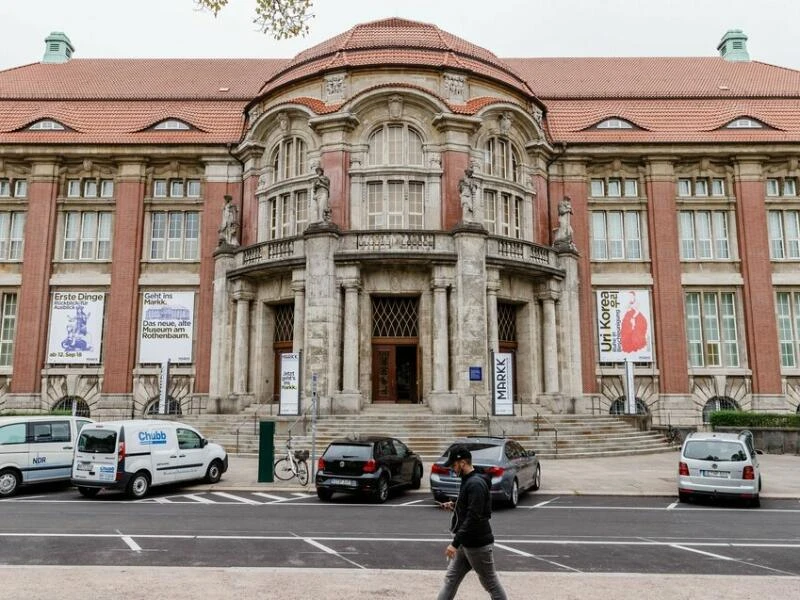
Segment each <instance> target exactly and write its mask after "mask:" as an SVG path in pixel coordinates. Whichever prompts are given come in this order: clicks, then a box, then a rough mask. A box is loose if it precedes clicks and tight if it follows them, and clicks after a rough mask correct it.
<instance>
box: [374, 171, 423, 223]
mask: <svg viewBox="0 0 800 600" xmlns="http://www.w3.org/2000/svg"><path fill="white" fill-rule="evenodd" d="M424 205H425V184H424V183H423V182H422V181H413V180H409V179H402V180H396V179H389V178H387V179H384V180H381V181H374V180H373V181H369V182H367V227H368V229H422V228H423V226H424V210H423V208H424Z"/></svg>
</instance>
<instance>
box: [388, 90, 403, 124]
mask: <svg viewBox="0 0 800 600" xmlns="http://www.w3.org/2000/svg"><path fill="white" fill-rule="evenodd" d="M402 116H403V98H402V96H397V95H394V96H392V97H391V98H389V117H390V118H392V119H399V118H400V117H402Z"/></svg>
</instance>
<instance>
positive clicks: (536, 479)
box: [531, 465, 542, 492]
mask: <svg viewBox="0 0 800 600" xmlns="http://www.w3.org/2000/svg"><path fill="white" fill-rule="evenodd" d="M540 487H542V466H541V465H536V473H534V474H533V483H532V484H531V489H532V490H533V491H534V492H535V491H536V490H538V489H539V488H540Z"/></svg>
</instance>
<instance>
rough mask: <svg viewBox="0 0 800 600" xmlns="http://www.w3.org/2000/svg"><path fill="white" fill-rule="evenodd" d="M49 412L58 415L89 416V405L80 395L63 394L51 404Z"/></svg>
mask: <svg viewBox="0 0 800 600" xmlns="http://www.w3.org/2000/svg"><path fill="white" fill-rule="evenodd" d="M50 412H52V413H53V414H60V415H64V414H66V415H72V414H74V415H75V416H76V417H90V416H91V411H90V410H89V405H88V404H87V403H86V400H84V399H83V398H81V397H80V396H64V397H63V398H61V399H60V400H59V401H58V402H56V403H55V404H54V405H53V409H52V410H51V411H50Z"/></svg>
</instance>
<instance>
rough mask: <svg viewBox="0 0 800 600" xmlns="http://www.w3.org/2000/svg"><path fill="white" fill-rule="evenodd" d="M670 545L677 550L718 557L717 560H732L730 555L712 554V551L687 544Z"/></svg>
mask: <svg viewBox="0 0 800 600" xmlns="http://www.w3.org/2000/svg"><path fill="white" fill-rule="evenodd" d="M670 547H672V548H675V549H677V550H686V551H687V552H696V553H697V554H702V555H704V556H710V557H711V558H718V559H719V560H734V559H733V558H731V557H730V556H723V555H722V554H714V553H713V552H705V551H704V550H698V549H697V548H688V547H687V546H683V545H681V544H670Z"/></svg>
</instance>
